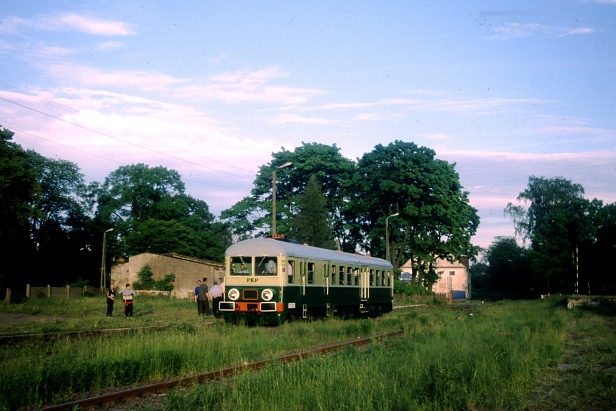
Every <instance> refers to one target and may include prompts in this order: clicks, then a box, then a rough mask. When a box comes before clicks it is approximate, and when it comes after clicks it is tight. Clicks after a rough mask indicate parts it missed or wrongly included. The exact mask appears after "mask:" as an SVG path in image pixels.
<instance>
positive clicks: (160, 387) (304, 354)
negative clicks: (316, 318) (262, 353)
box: [40, 330, 403, 411]
mask: <svg viewBox="0 0 616 411" xmlns="http://www.w3.org/2000/svg"><path fill="white" fill-rule="evenodd" d="M402 333H403V330H396V331H392V332H388V333H383V334H378V335H375V336H371V337H363V338H357V339H353V340H347V341H344V342H340V343H334V344H328V345H324V346H321V347H317V348H314V349H311V350H307V351H301V352H298V353H293V354H286V355H282V356H279V357H276V358H271V359H268V360H262V361H255V362H251V363H248V364H243V365H239V366H236V367H229V368H223V369H221V370H218V371H211V372H206V373H203V374H198V375H194V376H187V377H179V378H174V379H171V380H167V381H162V382H158V383H154V384H149V385H145V386H141V387H138V388H131V389H127V390H123V391H117V392H113V393H109V394H104V395H99V396H96V397H91V398H85V399H82V400H77V401H72V402H68V403H64V404H59V405H52V406H46V407H43V408H41V409H40V410H41V411H60V410H75V409H80V410H82V409H91V408H96V407H102V406H105V405H110V404H113V403H121V402H125V401H129V400H132V399H137V398H143V397H145V396H148V395H153V394H162V393H165V392H167V391H170V390H172V389H178V388H184V387H190V386H194V385H199V384H206V383H208V382H212V381H216V380H220V379H223V378H228V377H233V376H235V375H237V374H240V373H243V372H246V371H256V370H260V369H262V368H264V367H266V366H268V365H272V364H285V363H290V362H293V361H301V360H303V359H306V358H311V357H314V356H317V355H320V354H325V353H329V352H332V351H337V350H341V349H343V348H344V347H348V346H361V345H366V344H369V343H371V342H373V341H379V340H383V339H386V338H391V337H397V336H400V335H402Z"/></svg>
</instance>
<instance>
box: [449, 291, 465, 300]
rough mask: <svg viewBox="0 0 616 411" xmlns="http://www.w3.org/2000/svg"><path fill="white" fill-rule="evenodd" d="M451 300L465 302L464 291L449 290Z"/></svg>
mask: <svg viewBox="0 0 616 411" xmlns="http://www.w3.org/2000/svg"><path fill="white" fill-rule="evenodd" d="M451 298H452V299H454V300H465V299H466V291H464V290H451Z"/></svg>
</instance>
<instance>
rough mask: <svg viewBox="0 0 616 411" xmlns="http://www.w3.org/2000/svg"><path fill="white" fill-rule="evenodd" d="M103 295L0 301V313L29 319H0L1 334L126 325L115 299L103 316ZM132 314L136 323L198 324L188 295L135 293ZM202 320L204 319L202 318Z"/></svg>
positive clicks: (195, 307)
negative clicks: (11, 320) (144, 294)
mask: <svg viewBox="0 0 616 411" xmlns="http://www.w3.org/2000/svg"><path fill="white" fill-rule="evenodd" d="M106 308H107V306H106V302H105V298H101V297H82V298H72V299H63V298H46V297H45V298H33V299H29V300H26V301H24V302H23V303H20V304H7V305H5V304H0V314H26V315H29V316H32V317H31V318H30V321H23V322H22V321H20V322H15V323H2V322H0V335H14V334H30V333H45V332H62V331H81V330H97V329H107V328H116V327H124V326H126V325H127V324H126V321H125V318H124V315H123V313H122V302H121V301H116V303H115V307H114V313H113V314H114V316H113V317H111V318H107V317H105V311H106ZM134 310H135V312H134V314H133V318H134V321H135V322H136V324H137V325H138V326H162V325H169V324H180V325H181V324H188V325H190V324H197V323H199V320H200V319H199V318H198V317H197V305H196V303H194V302H192V301H189V300H188V299H176V298H171V299H170V298H169V297H159V296H157V297H148V296H137V297H136V298H135V307H134ZM201 322H203V321H201Z"/></svg>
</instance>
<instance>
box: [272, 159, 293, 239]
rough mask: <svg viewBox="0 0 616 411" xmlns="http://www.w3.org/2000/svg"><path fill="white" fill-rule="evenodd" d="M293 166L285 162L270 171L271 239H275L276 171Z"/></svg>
mask: <svg viewBox="0 0 616 411" xmlns="http://www.w3.org/2000/svg"><path fill="white" fill-rule="evenodd" d="M291 165H293V163H292V162H290V161H289V162H286V163H284V164H283V165H281V166H280V167H276V168H275V169H274V171H272V238H274V237H276V170H278V169H279V168H285V167H289V166H291Z"/></svg>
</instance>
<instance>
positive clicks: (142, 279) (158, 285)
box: [133, 264, 175, 291]
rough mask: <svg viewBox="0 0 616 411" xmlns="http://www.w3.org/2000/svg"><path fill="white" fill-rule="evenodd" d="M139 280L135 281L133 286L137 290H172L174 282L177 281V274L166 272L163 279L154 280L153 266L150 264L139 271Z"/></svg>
mask: <svg viewBox="0 0 616 411" xmlns="http://www.w3.org/2000/svg"><path fill="white" fill-rule="evenodd" d="M137 276H138V277H139V281H135V283H134V284H133V288H134V289H135V290H159V291H171V290H173V283H174V282H175V274H173V273H171V274H166V275H165V277H164V278H163V279H162V280H154V279H153V278H152V277H153V273H152V267H150V266H149V265H148V264H146V265H144V266H143V268H142V269H141V270H140V271H139V272H138V273H137Z"/></svg>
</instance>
